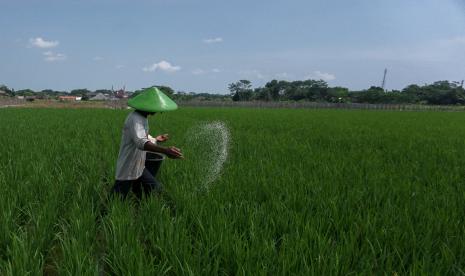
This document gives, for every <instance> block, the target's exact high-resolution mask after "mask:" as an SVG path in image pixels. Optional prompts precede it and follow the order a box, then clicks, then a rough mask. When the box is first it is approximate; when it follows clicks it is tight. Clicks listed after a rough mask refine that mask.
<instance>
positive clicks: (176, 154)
mask: <svg viewBox="0 0 465 276" xmlns="http://www.w3.org/2000/svg"><path fill="white" fill-rule="evenodd" d="M144 150H146V151H151V152H159V153H163V154H166V155H167V156H168V157H169V158H173V159H179V158H183V157H184V156H183V155H182V153H181V151H180V150H179V149H178V148H176V147H168V148H167V147H162V146H159V145H156V144H154V143H152V142H150V141H148V142H146V143H145V144H144Z"/></svg>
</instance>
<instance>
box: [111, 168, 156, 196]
mask: <svg viewBox="0 0 465 276" xmlns="http://www.w3.org/2000/svg"><path fill="white" fill-rule="evenodd" d="M130 190H132V191H133V192H134V194H135V195H136V197H137V198H138V199H141V198H142V193H144V194H145V195H147V194H150V193H152V192H156V193H158V194H160V193H161V192H162V186H161V184H160V183H159V182H158V181H157V180H155V177H153V175H152V174H151V173H150V172H149V171H148V170H147V168H144V172H143V173H142V175H141V176H140V177H139V178H138V179H136V180H116V181H115V185H114V186H113V189H112V191H111V192H112V194H117V195H120V196H121V197H122V198H126V197H127V195H128V193H129V191H130Z"/></svg>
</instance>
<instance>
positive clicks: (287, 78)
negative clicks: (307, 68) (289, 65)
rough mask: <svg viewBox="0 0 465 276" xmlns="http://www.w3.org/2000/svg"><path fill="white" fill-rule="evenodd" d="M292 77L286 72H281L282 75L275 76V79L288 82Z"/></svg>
mask: <svg viewBox="0 0 465 276" xmlns="http://www.w3.org/2000/svg"><path fill="white" fill-rule="evenodd" d="M292 77H293V76H292V75H290V74H289V73H287V72H282V73H277V74H275V78H277V79H278V80H289V79H291V78H292Z"/></svg>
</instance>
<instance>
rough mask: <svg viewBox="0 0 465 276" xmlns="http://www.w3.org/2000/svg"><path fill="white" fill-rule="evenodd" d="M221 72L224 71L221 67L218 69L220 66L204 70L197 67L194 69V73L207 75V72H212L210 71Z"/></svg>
mask: <svg viewBox="0 0 465 276" xmlns="http://www.w3.org/2000/svg"><path fill="white" fill-rule="evenodd" d="M221 72H223V71H222V70H221V69H218V68H213V69H211V70H204V69H200V68H197V69H194V70H192V74H193V75H205V74H210V73H214V74H217V73H221Z"/></svg>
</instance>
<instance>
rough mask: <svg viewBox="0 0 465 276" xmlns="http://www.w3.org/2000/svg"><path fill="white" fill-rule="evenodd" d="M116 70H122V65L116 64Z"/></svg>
mask: <svg viewBox="0 0 465 276" xmlns="http://www.w3.org/2000/svg"><path fill="white" fill-rule="evenodd" d="M115 68H116V69H118V70H120V69H123V68H124V65H122V64H118V65H116V66H115Z"/></svg>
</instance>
